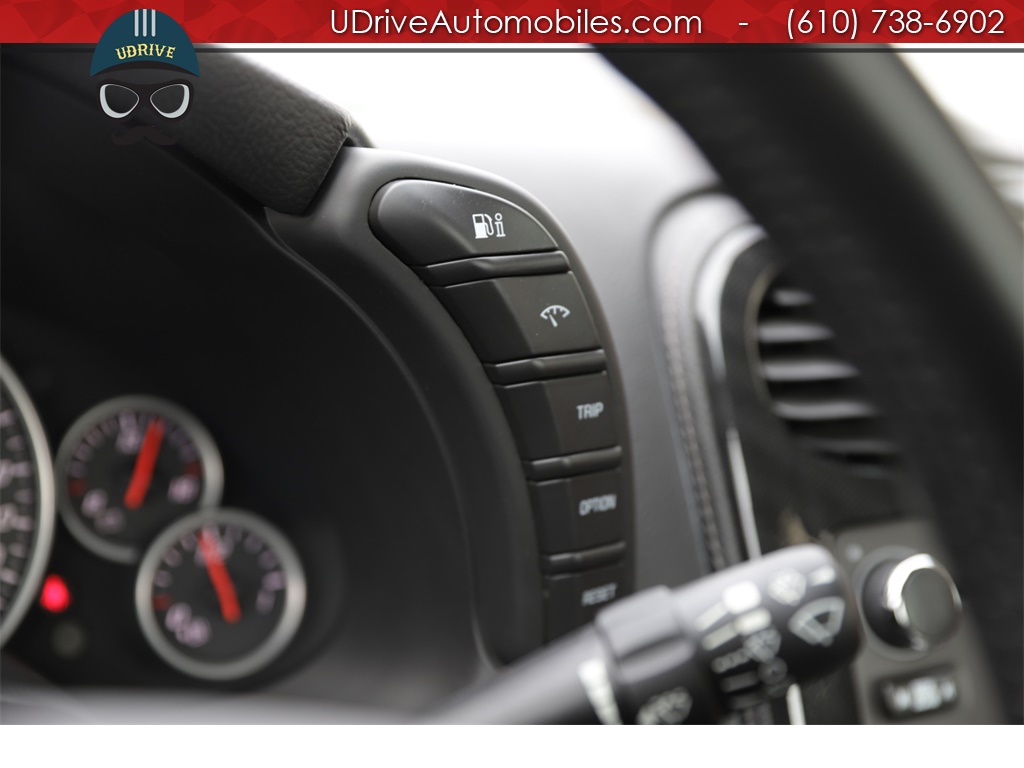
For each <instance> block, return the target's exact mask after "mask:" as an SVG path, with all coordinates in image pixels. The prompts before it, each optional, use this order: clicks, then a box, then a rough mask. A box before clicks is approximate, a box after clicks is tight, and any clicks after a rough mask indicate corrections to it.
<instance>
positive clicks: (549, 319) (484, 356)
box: [438, 273, 601, 363]
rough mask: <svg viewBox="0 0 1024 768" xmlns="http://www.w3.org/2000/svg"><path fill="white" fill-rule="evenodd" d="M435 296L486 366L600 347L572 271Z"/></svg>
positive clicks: (486, 283) (465, 287)
mask: <svg viewBox="0 0 1024 768" xmlns="http://www.w3.org/2000/svg"><path fill="white" fill-rule="evenodd" d="M438 295H439V296H440V297H441V300H442V301H443V302H444V304H445V306H446V307H447V308H448V311H449V312H450V313H451V315H452V317H453V318H454V319H455V322H456V323H457V324H458V325H459V327H460V328H461V329H462V332H463V333H465V334H466V338H468V339H469V343H470V344H472V345H473V349H474V350H475V351H476V353H477V356H478V357H479V358H480V360H481V361H482V362H485V363H499V362H504V361H507V360H520V359H522V358H526V357H540V356H542V355H554V354H558V353H561V352H578V351H582V350H585V349H595V348H597V347H599V346H601V345H600V344H599V343H598V340H597V329H596V328H595V327H594V320H593V318H592V317H591V315H590V309H589V308H588V307H587V303H586V300H585V299H584V298H583V293H582V291H580V285H579V283H578V282H576V277H575V276H574V275H572V274H571V273H565V274H561V275H531V276H529V277H503V278H499V279H497V280H481V281H479V282H476V283H465V284H463V285H453V286H450V287H448V288H441V289H438Z"/></svg>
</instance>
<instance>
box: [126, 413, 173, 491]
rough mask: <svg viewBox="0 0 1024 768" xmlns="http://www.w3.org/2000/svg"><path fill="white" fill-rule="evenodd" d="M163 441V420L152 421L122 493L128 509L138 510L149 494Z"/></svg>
mask: <svg viewBox="0 0 1024 768" xmlns="http://www.w3.org/2000/svg"><path fill="white" fill-rule="evenodd" d="M163 440H164V422H163V419H153V420H152V421H151V422H149V426H148V427H146V434H145V436H144V437H143V438H142V447H141V448H139V455H138V456H136V457H135V469H133V470H132V479H131V481H130V482H129V483H128V490H126V491H125V492H124V505H125V506H126V507H128V509H138V508H139V507H141V506H142V502H143V501H145V499H146V494H147V493H149V484H150V483H152V482H153V469H154V468H155V467H156V457H157V456H159V455H160V444H161V443H162V442H163Z"/></svg>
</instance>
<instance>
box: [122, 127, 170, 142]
mask: <svg viewBox="0 0 1024 768" xmlns="http://www.w3.org/2000/svg"><path fill="white" fill-rule="evenodd" d="M110 138H111V140H112V141H113V142H114V143H115V144H121V145H125V144H136V143H138V142H140V141H142V140H143V139H149V140H150V141H151V142H153V143H154V144H160V145H162V146H167V145H169V144H176V143H177V142H178V137H177V136H168V135H167V134H166V133H164V132H163V131H161V130H160V129H159V128H157V127H155V126H152V125H137V126H135V127H134V128H125V129H121V130H117V131H114V132H113V133H112V134H110Z"/></svg>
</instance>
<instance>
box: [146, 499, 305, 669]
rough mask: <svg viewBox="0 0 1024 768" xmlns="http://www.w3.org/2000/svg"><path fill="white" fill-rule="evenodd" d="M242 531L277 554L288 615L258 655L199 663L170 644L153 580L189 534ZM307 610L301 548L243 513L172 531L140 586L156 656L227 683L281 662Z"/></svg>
mask: <svg viewBox="0 0 1024 768" xmlns="http://www.w3.org/2000/svg"><path fill="white" fill-rule="evenodd" d="M211 524H212V525H237V526H239V527H241V528H244V529H246V530H248V531H252V532H253V533H255V534H256V535H257V536H259V537H260V538H261V539H263V541H264V542H265V543H266V545H267V547H268V548H269V549H271V550H273V552H274V554H275V555H276V556H277V559H278V561H279V563H280V565H281V570H282V571H283V572H284V577H285V585H286V586H285V590H284V600H285V603H284V610H283V611H282V613H281V619H280V621H279V622H278V625H277V626H276V627H275V628H274V631H273V632H272V633H271V634H270V635H269V636H268V637H267V639H266V640H264V641H263V643H262V644H261V645H259V646H257V647H256V648H255V649H254V650H252V651H250V652H249V653H247V654H245V655H244V656H241V657H239V658H238V659H235V660H234V661H229V662H223V663H220V662H218V663H213V662H204V661H198V660H196V659H193V658H192V657H190V656H188V655H186V654H184V653H182V652H181V650H180V649H179V648H178V647H177V646H176V645H174V643H172V642H171V641H170V640H168V639H167V637H166V635H164V633H163V631H162V630H161V629H160V625H159V623H158V621H157V618H156V615H155V614H154V612H153V602H152V601H153V592H152V589H153V580H154V578H155V577H156V572H157V569H158V568H159V567H160V563H161V561H162V559H163V556H164V555H165V554H166V553H167V551H168V550H169V549H170V548H171V547H172V546H174V544H175V543H177V542H178V540H179V539H180V538H181V537H182V536H184V535H185V534H187V533H189V532H192V531H195V530H197V529H198V528H200V527H202V526H204V525H211ZM305 608H306V576H305V573H304V571H303V569H302V561H301V560H300V559H299V556H298V554H297V552H296V551H295V548H294V547H293V546H292V545H291V543H290V542H289V541H288V539H287V538H285V536H284V534H282V533H281V532H280V531H279V530H278V529H277V528H275V527H274V526H273V525H271V524H270V523H269V522H267V521H266V520H264V519H263V518H261V517H258V516H257V515H255V514H253V513H252V512H247V511H245V510H241V509H216V510H205V511H201V512H196V513H193V514H191V515H189V516H188V517H183V518H181V519H180V520H178V521H176V522H174V523H172V524H171V525H170V526H168V527H167V528H166V529H165V530H164V531H163V533H161V534H160V535H159V536H157V538H156V539H154V540H153V543H152V544H150V546H149V548H148V549H147V551H146V554H145V555H144V557H143V558H142V562H141V563H140V565H139V573H138V576H137V577H136V581H135V613H136V615H137V617H138V620H139V626H140V627H141V628H142V634H143V635H144V636H145V638H146V640H147V641H148V642H149V644H150V646H151V647H152V648H153V650H154V651H155V652H156V654H157V655H158V656H159V657H160V658H161V659H163V660H164V661H165V662H167V663H168V664H169V665H171V666H172V667H174V668H175V669H177V670H178V671H179V672H184V673H185V674H186V675H190V676H191V677H196V678H199V679H201V680H211V681H217V682H224V681H228V680H238V679H240V678H243V677H248V676H250V675H252V674H255V673H256V672H259V671H260V670H262V669H264V668H265V667H266V666H267V665H269V664H270V662H272V661H273V660H274V659H276V658H277V657H278V656H279V655H280V654H281V653H282V652H283V651H284V649H285V648H287V647H288V644H289V643H290V642H291V641H292V639H293V638H294V637H295V634H296V632H298V629H299V625H300V624H301V623H302V616H303V613H304V611H305Z"/></svg>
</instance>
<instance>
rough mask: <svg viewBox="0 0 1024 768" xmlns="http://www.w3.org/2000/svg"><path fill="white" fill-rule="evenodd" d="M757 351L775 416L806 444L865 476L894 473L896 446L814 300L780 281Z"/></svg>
mask: <svg viewBox="0 0 1024 768" xmlns="http://www.w3.org/2000/svg"><path fill="white" fill-rule="evenodd" d="M757 347H758V351H759V353H760V372H761V376H762V378H763V379H764V382H765V385H766V387H767V390H768V394H769V396H770V398H771V405H772V411H773V412H774V413H775V415H776V416H778V417H779V418H780V419H781V420H782V421H783V422H785V423H786V425H787V426H788V428H789V429H790V431H791V432H792V433H793V434H794V436H795V437H796V438H797V440H798V441H799V442H800V443H801V444H802V445H803V446H805V447H806V448H807V449H808V450H811V451H813V452H814V453H816V454H818V455H819V456H822V457H824V458H825V459H827V460H830V461H834V462H838V463H840V464H842V465H843V466H845V467H846V468H848V469H849V470H850V471H851V472H854V473H856V474H859V475H871V476H876V477H877V476H881V475H886V474H888V473H889V470H890V468H891V466H892V463H893V461H894V459H895V457H896V454H897V448H896V445H895V444H894V443H893V442H892V440H891V439H890V438H889V436H888V433H887V432H886V430H885V427H884V425H883V423H882V419H881V414H880V413H879V410H878V408H877V407H876V406H875V404H874V403H872V402H871V401H870V400H869V399H868V398H867V395H866V393H865V391H864V387H863V384H862V382H861V380H860V373H859V372H858V371H857V369H856V368H855V367H854V366H853V365H852V364H851V363H850V362H849V361H847V360H845V359H844V358H843V357H842V355H841V354H840V352H839V349H838V348H837V344H836V339H835V334H834V333H833V332H832V329H831V328H829V327H828V326H827V325H825V324H824V323H822V322H821V320H820V319H819V318H818V317H817V314H816V312H815V300H814V296H812V295H811V294H810V293H808V292H807V291H805V290H803V289H801V288H797V287H795V286H793V285H791V284H790V283H788V282H787V281H786V280H785V279H784V278H778V279H776V281H775V282H774V283H773V285H772V286H771V287H770V288H769V290H768V292H767V294H766V295H765V298H764V300H763V301H762V303H761V307H760V310H759V312H758V317H757Z"/></svg>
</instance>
